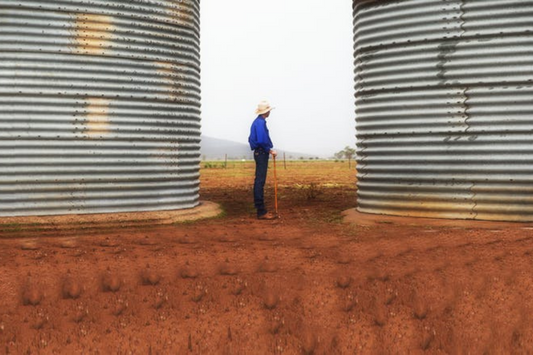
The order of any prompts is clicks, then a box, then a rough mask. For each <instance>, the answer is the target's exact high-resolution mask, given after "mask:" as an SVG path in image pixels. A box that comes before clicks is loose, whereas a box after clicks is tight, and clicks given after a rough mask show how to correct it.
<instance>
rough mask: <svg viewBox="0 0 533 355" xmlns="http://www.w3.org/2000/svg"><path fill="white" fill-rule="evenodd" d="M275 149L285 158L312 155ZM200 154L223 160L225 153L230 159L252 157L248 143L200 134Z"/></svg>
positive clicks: (207, 157)
mask: <svg viewBox="0 0 533 355" xmlns="http://www.w3.org/2000/svg"><path fill="white" fill-rule="evenodd" d="M277 151H278V154H280V155H283V153H285V155H286V156H287V159H299V158H300V157H304V158H309V157H312V156H313V155H310V154H304V153H297V152H288V151H284V150H281V149H277ZM200 154H201V158H202V160H223V159H224V158H225V155H226V154H227V155H228V159H230V160H240V159H253V156H252V151H251V150H250V147H249V146H248V144H243V143H238V142H233V141H229V140H226V139H220V138H214V137H208V136H202V143H201V148H200ZM291 157H292V158H291Z"/></svg>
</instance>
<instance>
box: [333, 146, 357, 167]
mask: <svg viewBox="0 0 533 355" xmlns="http://www.w3.org/2000/svg"><path fill="white" fill-rule="evenodd" d="M333 156H334V157H335V159H339V160H340V159H348V168H350V169H351V168H352V158H353V157H354V156H355V149H354V148H351V147H350V146H346V147H344V149H343V150H340V151H338V152H337V153H335V154H334V155H333Z"/></svg>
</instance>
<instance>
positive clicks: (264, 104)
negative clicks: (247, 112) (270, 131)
mask: <svg viewBox="0 0 533 355" xmlns="http://www.w3.org/2000/svg"><path fill="white" fill-rule="evenodd" d="M273 109H274V107H271V106H270V104H269V103H268V101H266V100H263V101H261V102H260V103H259V105H257V109H256V110H255V113H256V114H258V115H262V114H264V113H267V112H269V111H271V110H273Z"/></svg>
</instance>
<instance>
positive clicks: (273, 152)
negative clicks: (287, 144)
mask: <svg viewBox="0 0 533 355" xmlns="http://www.w3.org/2000/svg"><path fill="white" fill-rule="evenodd" d="M270 154H272V156H273V157H277V156H278V152H276V151H275V150H273V149H271V150H270Z"/></svg>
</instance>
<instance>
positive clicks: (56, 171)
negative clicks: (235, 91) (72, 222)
mask: <svg viewBox="0 0 533 355" xmlns="http://www.w3.org/2000/svg"><path fill="white" fill-rule="evenodd" d="M199 3H200V1H199V0H180V1H171V0H127V1H126V0H34V1H26V0H10V1H1V2H0V216H32V215H57V214H83V213H107V212H127V211H153V210H173V209H184V208H191V207H195V206H196V205H197V204H198V189H199V188H198V186H199V157H200V55H199V41H200V28H199V6H200V4H199Z"/></svg>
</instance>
